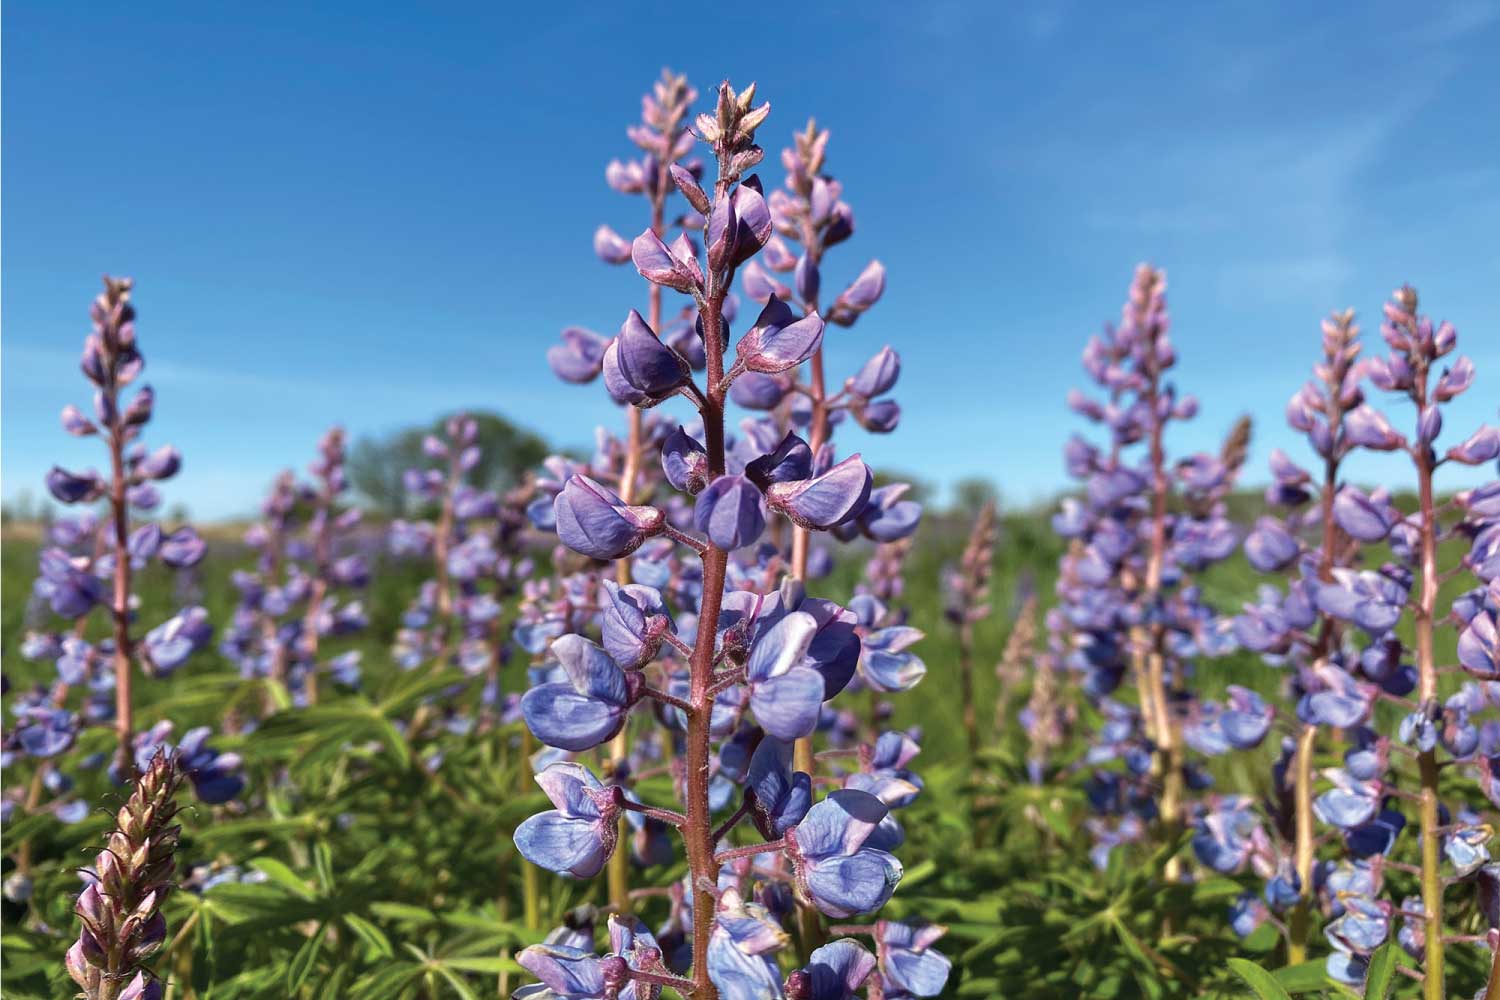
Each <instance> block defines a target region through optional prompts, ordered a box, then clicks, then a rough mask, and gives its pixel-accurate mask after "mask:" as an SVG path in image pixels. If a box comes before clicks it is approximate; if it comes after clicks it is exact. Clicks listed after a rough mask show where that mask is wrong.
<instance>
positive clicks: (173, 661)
mask: <svg viewBox="0 0 1500 1000" xmlns="http://www.w3.org/2000/svg"><path fill="white" fill-rule="evenodd" d="M132 288H133V282H132V281H131V280H130V279H129V278H110V277H106V278H105V279H104V291H103V293H102V294H100V295H99V296H98V297H97V298H96V299H95V300H94V303H93V305H92V307H91V308H90V316H91V318H92V320H93V326H94V329H93V332H92V333H91V334H90V335H89V336H88V338H87V339H86V340H85V342H84V347H83V358H82V361H81V363H80V367H81V368H82V370H83V374H84V376H85V377H86V378H87V379H88V380H89V381H90V382H92V383H93V384H94V386H95V393H94V417H95V419H94V420H90V419H88V418H87V417H85V416H84V415H83V413H82V412H81V411H80V410H79V409H78V408H77V407H74V406H68V407H65V408H64V409H63V413H62V424H63V429H64V430H66V431H67V432H68V433H70V434H73V435H75V436H78V437H86V436H92V435H99V436H102V437H103V439H104V443H105V446H106V448H107V450H108V452H109V465H110V473H109V478H108V480H101V479H100V477H99V475H98V474H97V473H95V472H94V471H93V470H89V471H87V472H84V473H72V472H68V471H66V470H64V469H61V468H58V467H56V466H54V467H53V469H52V471H51V472H49V473H48V474H47V487H48V490H49V491H50V492H51V493H52V495H53V496H54V497H55V498H56V499H57V500H59V501H61V502H62V503H65V504H76V503H90V502H93V501H95V500H97V499H99V498H100V497H104V498H105V499H106V500H107V501H108V517H107V519H106V528H105V538H106V541H105V546H104V551H105V552H107V556H105V557H103V558H100V559H97V560H95V568H96V569H98V570H105V571H107V572H108V574H109V578H110V583H111V587H110V594H109V598H108V601H107V605H106V606H107V607H108V609H109V615H110V620H111V651H110V655H111V657H112V661H113V665H114V681H115V685H114V686H115V713H114V716H115V717H114V724H115V737H116V752H115V763H116V767H117V769H118V772H119V773H120V774H121V775H122V776H123V777H124V778H129V777H130V776H131V775H132V774H133V773H134V767H135V760H134V753H133V751H132V745H133V740H134V736H135V707H134V699H133V697H132V683H133V680H134V671H133V667H132V664H133V663H134V661H135V660H136V659H137V658H138V657H139V658H140V659H142V661H143V663H144V665H145V666H146V668H147V669H148V670H149V671H151V672H153V673H161V672H168V671H170V670H172V669H175V668H176V667H177V666H178V664H180V663H181V662H182V660H184V659H186V657H187V656H188V655H189V654H190V653H192V652H194V651H195V650H197V649H198V648H200V647H201V646H202V645H203V644H204V643H205V642H206V641H207V639H208V634H209V627H208V624H207V616H206V615H205V613H204V612H203V609H202V608H187V609H184V610H183V611H181V612H179V614H178V615H177V616H176V617H174V618H173V619H172V620H171V621H169V622H167V623H166V624H164V625H162V626H160V627H159V628H157V629H155V630H153V631H152V632H151V633H150V634H148V635H147V637H146V641H145V647H144V649H141V650H138V649H137V647H136V642H135V639H134V637H133V636H132V634H131V621H132V617H133V613H132V609H131V598H132V593H131V582H132V576H133V573H134V572H135V570H136V569H138V568H140V567H142V566H144V565H145V564H146V563H147V562H148V561H149V560H151V559H153V558H158V559H160V560H161V561H162V562H163V563H164V564H166V565H168V566H174V567H182V566H191V565H193V564H195V563H197V562H198V561H199V560H200V559H202V558H203V554H204V545H203V542H202V540H201V539H200V538H199V537H198V536H197V534H196V533H194V532H193V530H192V529H191V528H186V527H184V528H180V529H178V530H177V531H175V532H173V533H172V534H170V535H166V534H164V533H163V532H162V530H161V527H160V526H159V525H157V524H155V523H150V522H148V523H146V524H142V525H140V526H139V527H138V528H136V529H135V530H132V526H131V525H132V522H131V510H132V508H134V509H137V510H143V511H146V510H152V509H154V508H155V507H157V506H158V505H159V504H160V503H161V495H160V493H159V492H158V491H157V489H156V487H155V486H153V485H152V484H153V483H154V482H157V481H160V480H164V479H170V478H171V477H172V476H175V475H176V474H177V471H178V469H179V468H181V466H182V456H181V455H179V454H178V452H177V449H175V448H173V447H172V446H170V445H164V446H162V447H161V448H158V449H157V450H156V451H154V452H151V453H150V454H147V453H146V450H145V448H144V447H143V446H142V445H140V444H139V443H137V439H138V438H139V437H140V434H141V430H142V428H143V427H144V426H145V425H146V423H147V422H149V421H150V419H151V414H152V409H153V407H154V405H155V395H154V394H153V393H152V391H151V387H150V386H146V387H144V388H142V389H141V390H140V391H139V392H136V393H135V394H134V395H133V396H132V397H131V398H130V399H129V400H127V399H126V398H125V390H126V389H127V387H129V386H130V384H131V383H132V382H134V381H135V379H136V377H137V376H139V375H140V373H141V370H142V369H143V368H144V367H145V358H144V357H143V356H142V354H141V351H140V347H139V345H138V344H137V341H136V332H135V307H134V305H132V303H131V291H132ZM55 563H56V566H55V568H54V569H52V570H50V571H49V570H48V567H47V566H45V565H44V567H43V569H44V574H45V573H48V572H51V573H52V575H53V577H55V579H54V580H53V581H52V582H53V584H54V593H55V594H56V595H57V596H58V597H59V598H61V597H62V596H63V595H70V596H69V599H68V600H66V601H62V600H54V602H53V603H54V609H61V610H59V613H68V614H67V616H68V617H72V618H81V617H83V615H85V614H87V613H88V611H89V610H91V609H92V607H93V606H94V605H95V604H96V603H103V597H102V595H100V594H99V593H98V591H97V588H95V587H94V586H92V585H90V584H88V583H87V582H86V581H84V580H83V579H82V578H81V577H80V576H79V575H78V570H77V567H76V565H70V563H71V561H70V560H67V559H60V560H55Z"/></svg>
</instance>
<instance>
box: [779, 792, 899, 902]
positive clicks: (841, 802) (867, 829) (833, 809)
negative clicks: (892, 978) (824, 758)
mask: <svg viewBox="0 0 1500 1000" xmlns="http://www.w3.org/2000/svg"><path fill="white" fill-rule="evenodd" d="M888 811H889V810H888V809H887V808H886V806H885V804H884V803H883V802H881V801H880V800H879V799H877V798H876V797H875V796H873V795H870V794H869V793H868V792H861V791H857V790H855V789H841V790H839V791H835V792H831V793H829V795H828V797H827V798H825V799H823V800H822V801H820V802H818V803H817V804H816V805H814V806H813V807H812V808H811V809H809V810H808V812H807V815H806V816H805V817H804V818H803V820H802V822H801V823H799V824H797V826H795V827H793V828H792V829H790V830H788V831H787V833H786V842H787V848H786V851H787V856H788V857H789V858H791V861H792V866H793V869H794V871H795V874H796V880H797V887H798V889H799V890H800V891H801V892H802V893H803V894H804V895H805V896H806V897H807V898H808V899H809V900H810V901H811V902H812V903H813V905H815V906H817V908H818V909H819V910H821V911H822V912H823V913H825V914H827V915H828V916H830V917H850V916H853V915H854V914H856V913H866V912H869V911H871V910H876V909H879V908H880V907H881V906H883V905H884V904H885V901H886V900H887V899H889V898H890V896H891V893H892V892H894V891H895V888H896V884H897V883H898V882H900V881H901V874H902V868H901V862H899V861H897V860H896V859H895V858H894V857H892V856H891V855H890V854H887V853H886V852H885V851H881V850H877V849H875V848H871V847H868V846H866V844H865V841H866V840H867V839H869V837H870V835H871V834H872V833H873V832H874V831H875V829H876V828H877V827H878V826H879V825H880V821H881V820H883V819H884V818H885V816H886V813H887V812H888Z"/></svg>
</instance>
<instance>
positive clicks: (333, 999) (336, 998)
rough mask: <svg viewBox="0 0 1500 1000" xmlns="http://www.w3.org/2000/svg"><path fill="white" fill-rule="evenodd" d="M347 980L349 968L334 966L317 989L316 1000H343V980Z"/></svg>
mask: <svg viewBox="0 0 1500 1000" xmlns="http://www.w3.org/2000/svg"><path fill="white" fill-rule="evenodd" d="M348 978H349V967H348V966H347V965H336V966H334V967H333V970H332V971H331V972H329V974H328V977H327V978H326V979H324V980H323V984H322V985H321V986H320V987H319V988H318V993H317V997H318V1000H343V997H344V995H345V993H344V980H345V979H348Z"/></svg>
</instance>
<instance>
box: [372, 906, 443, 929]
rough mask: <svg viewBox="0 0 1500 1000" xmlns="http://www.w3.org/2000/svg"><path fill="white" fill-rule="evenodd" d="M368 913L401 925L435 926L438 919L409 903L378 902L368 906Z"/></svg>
mask: <svg viewBox="0 0 1500 1000" xmlns="http://www.w3.org/2000/svg"><path fill="white" fill-rule="evenodd" d="M370 912H371V913H373V914H375V915H376V916H377V917H380V918H381V919H383V920H394V921H395V922H397V923H401V924H419V925H421V924H435V923H437V922H438V920H439V918H438V915H437V914H436V913H433V912H432V911H431V910H427V909H423V908H422V907H420V906H412V905H411V904H410V903H395V902H379V903H371V904H370Z"/></svg>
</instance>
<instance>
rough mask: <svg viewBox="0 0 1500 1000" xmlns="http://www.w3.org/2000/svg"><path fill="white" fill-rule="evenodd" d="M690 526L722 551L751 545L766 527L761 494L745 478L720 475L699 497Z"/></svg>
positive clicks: (730, 550)
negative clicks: (695, 528) (692, 525)
mask: <svg viewBox="0 0 1500 1000" xmlns="http://www.w3.org/2000/svg"><path fill="white" fill-rule="evenodd" d="M693 524H694V526H695V527H697V529H698V530H699V531H701V532H703V533H704V534H705V535H707V536H708V538H709V541H711V542H713V543H714V545H716V546H717V547H719V548H721V549H724V550H725V551H729V552H732V551H734V550H735V549H739V548H744V547H745V546H746V545H751V544H753V543H754V542H755V541H756V540H757V539H759V538H760V535H761V532H762V531H764V530H765V527H766V519H765V515H764V514H763V513H761V498H760V491H759V490H757V489H756V488H755V485H754V484H753V483H751V482H750V480H748V479H746V478H745V477H744V476H731V475H725V476H720V477H719V478H718V479H715V480H714V481H713V482H712V483H710V484H709V485H708V488H707V489H705V490H704V491H703V492H702V493H700V494H698V501H697V504H696V505H695V506H694V508H693Z"/></svg>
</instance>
